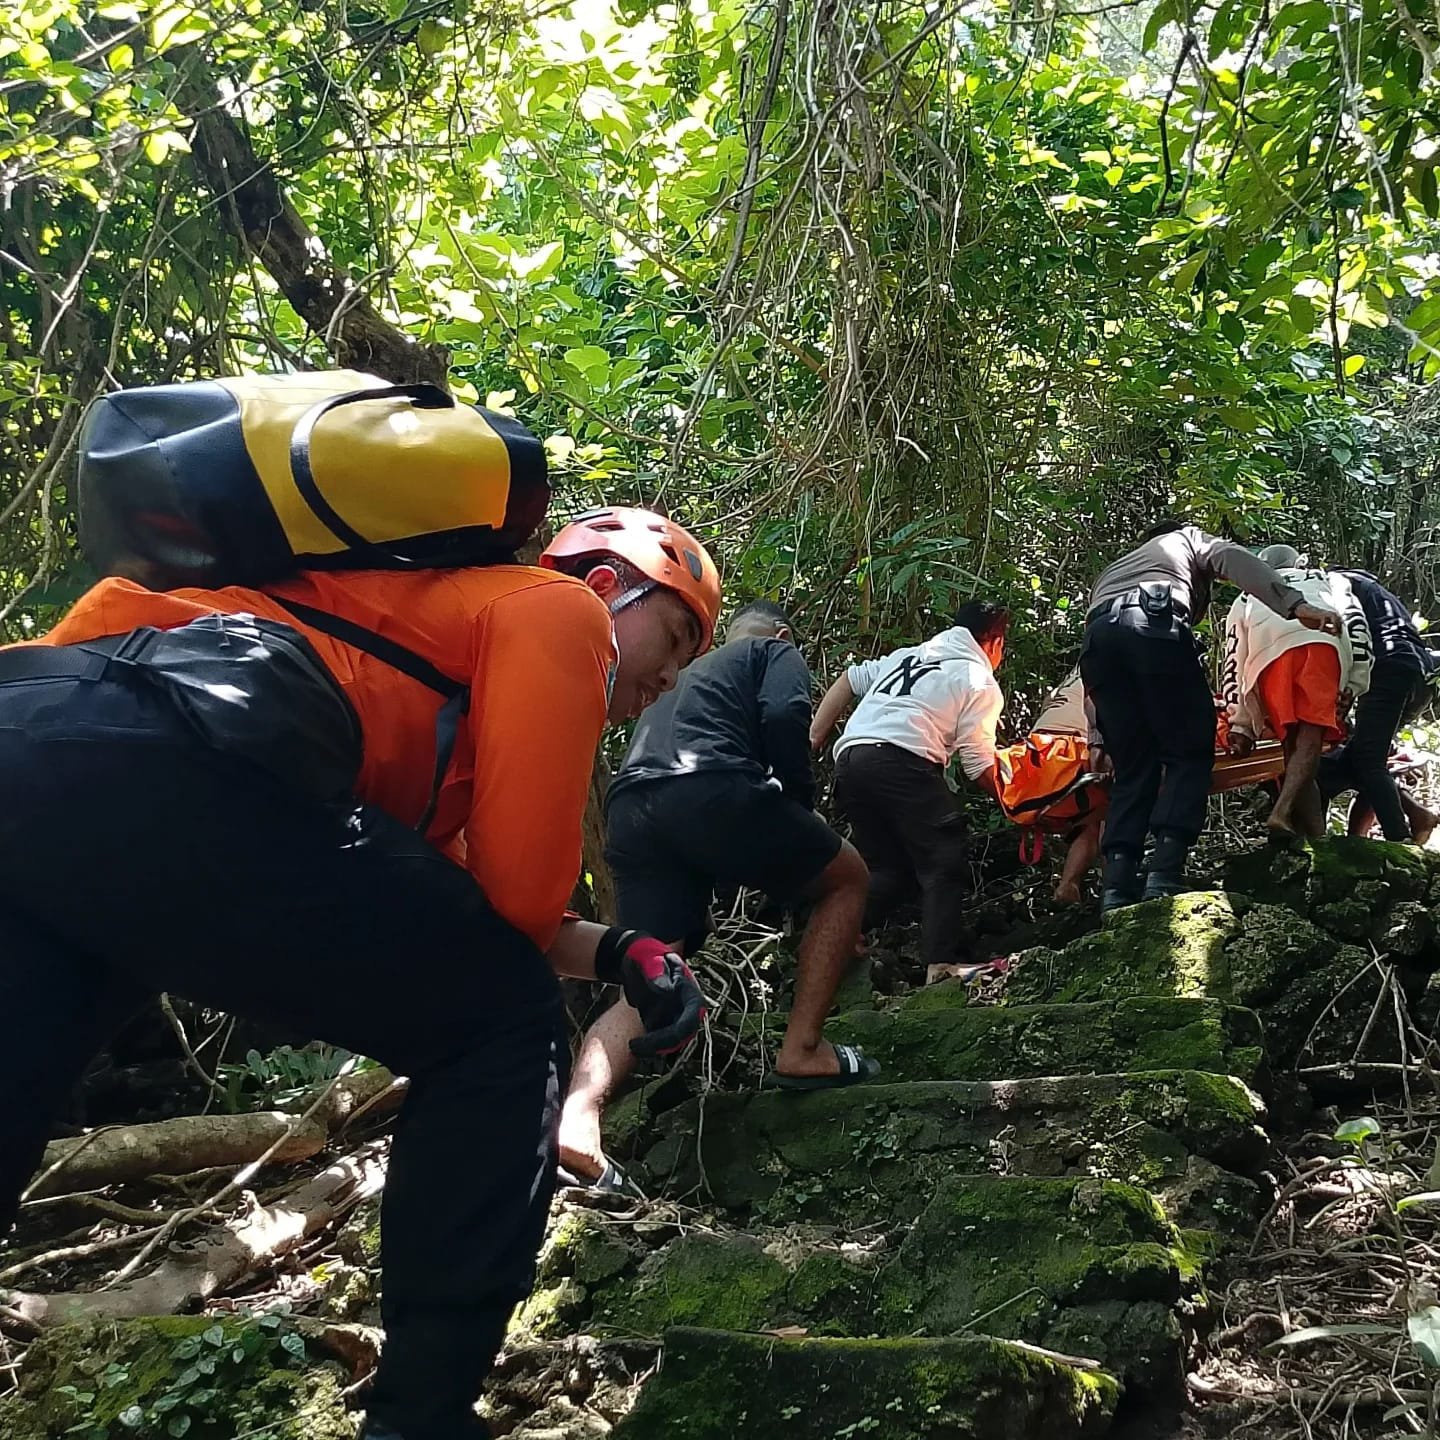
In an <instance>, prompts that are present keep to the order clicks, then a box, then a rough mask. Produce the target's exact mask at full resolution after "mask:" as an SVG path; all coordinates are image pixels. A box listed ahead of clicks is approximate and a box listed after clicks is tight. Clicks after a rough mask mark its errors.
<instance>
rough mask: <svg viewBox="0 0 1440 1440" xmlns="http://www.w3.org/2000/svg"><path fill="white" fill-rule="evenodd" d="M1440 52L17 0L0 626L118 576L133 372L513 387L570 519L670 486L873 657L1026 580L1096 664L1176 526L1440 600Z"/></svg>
mask: <svg viewBox="0 0 1440 1440" xmlns="http://www.w3.org/2000/svg"><path fill="white" fill-rule="evenodd" d="M1437 47H1440V20H1437V14H1436V12H1435V10H1434V9H1433V8H1432V7H1430V6H1427V5H1425V4H1424V3H1422V0H1350V3H1343V0H1336V3H1326V0H1286V3H1279V4H1277V3H1273V0H1222V3H1220V4H1218V5H1207V4H1196V5H1192V4H1190V3H1188V0H1158V3H1154V4H1152V3H1150V0H1143V3H1139V4H1127V3H1118V4H1117V3H1086V0H1081V3H1079V4H1078V5H1077V7H1076V8H1075V9H1073V10H1068V11H1067V10H1065V9H1060V8H1054V7H1052V6H1051V5H1050V4H1047V3H1045V0H1034V3H1033V4H1028V5H1027V4H1026V3H1020V0H1017V3H1016V4H1014V5H1010V6H1007V5H1004V4H996V3H991V0H966V3H959V4H951V3H944V0H941V3H934V4H930V5H926V4H921V3H918V0H766V3H755V4H745V3H741V0H685V3H681V4H679V5H670V4H656V5H649V4H646V3H644V0H614V3H611V0H576V3H569V4H567V3H550V0H538V3H533V4H504V3H496V4H485V5H482V4H472V3H470V0H390V3H389V4H388V5H387V4H385V3H383V0H374V3H348V0H271V3H262V0H213V3H209V4H206V5H204V6H191V5H189V4H186V3H178V4H177V3H168V0H112V3H103V4H95V3H88V0H87V3H77V0H18V3H13V0H12V3H11V4H10V5H8V6H6V7H5V8H4V11H3V14H0V346H3V348H0V407H3V408H0V414H3V427H0V624H3V626H4V629H5V633H7V634H8V635H10V636H11V637H15V636H20V635H24V634H26V633H33V632H34V631H35V630H37V629H41V628H43V627H44V626H45V625H46V624H48V623H49V621H50V620H51V619H52V618H53V617H54V614H55V613H56V607H58V606H59V605H61V604H63V603H65V602H66V601H68V600H69V599H70V598H73V596H74V595H75V594H76V593H78V591H79V589H80V588H81V587H82V586H83V585H84V584H85V583H86V581H87V579H88V577H87V575H86V572H85V570H84V566H83V564H82V562H81V561H80V559H79V557H78V555H77V553H76V550H75V544H74V515H73V509H72V497H71V495H70V492H69V476H70V474H71V469H72V466H73V461H74V447H75V439H76V431H77V425H78V421H79V418H80V415H81V412H82V410H83V407H84V405H85V404H86V403H87V401H88V400H89V399H91V398H92V397H93V396H94V395H95V394H97V393H99V392H100V391H102V390H104V389H106V388H111V387H115V386H122V385H133V384H145V383H155V382H160V381H168V380H176V379H185V378H190V377H197V376H207V375H215V374H224V373H230V372H234V371H237V370H249V369H258V368H283V367H301V366H326V365H334V364H337V363H338V364H345V365H353V366H356V367H358V368H364V369H373V370H376V371H377V372H379V373H383V374H386V375H388V376H391V377H392V378H404V379H414V378H432V379H433V378H442V377H446V376H447V375H448V380H449V383H450V384H451V385H452V386H453V388H454V389H455V390H456V392H457V393H458V394H459V395H461V396H463V397H465V398H468V399H473V400H479V401H481V402H486V403H489V404H490V405H492V406H499V407H502V408H506V409H513V411H514V412H515V413H516V414H517V415H519V416H520V417H521V418H522V419H523V420H524V421H525V422H526V423H527V424H529V425H530V426H531V427H532V428H534V429H535V430H536V431H537V432H538V433H539V434H540V435H541V436H543V437H544V439H545V443H546V447H547V449H548V452H549V456H550V461H551V465H552V469H553V471H554V473H555V475H556V478H557V484H558V500H557V507H556V514H557V516H558V515H563V514H565V513H569V512H573V511H574V510H576V509H578V508H579V507H581V506H582V505H584V504H587V503H590V502H593V501H595V500H597V499H599V498H601V497H607V498H618V499H629V498H634V499H638V500H642V501H644V502H645V503H650V504H656V505H659V506H662V507H664V508H667V509H669V510H670V511H671V512H672V513H674V514H675V515H676V516H677V518H681V519H683V520H684V521H686V522H687V523H690V524H693V525H694V526H695V527H696V528H697V529H698V530H699V532H700V533H702V534H703V535H704V536H705V537H706V538H707V539H708V540H711V541H713V542H714V545H715V548H716V551H717V553H718V555H719V556H720V558H721V560H722V563H723V567H724V569H725V573H726V581H727V586H728V588H729V590H730V591H731V593H732V594H735V595H747V596H748V595H769V596H774V597H778V598H782V599H784V600H785V601H786V602H787V603H788V604H791V605H793V606H794V607H795V608H796V609H797V611H798V612H799V614H800V615H801V617H802V621H803V623H804V624H805V625H806V626H807V628H809V629H810V630H811V633H817V632H818V633H823V634H824V635H825V636H826V637H827V638H828V639H829V640H830V641H831V642H832V643H835V644H842V645H843V644H849V643H852V642H853V641H854V638H855V637H856V636H857V635H859V636H870V637H875V643H878V641H879V639H881V638H888V637H891V636H899V635H906V636H910V637H913V634H914V633H915V631H916V630H917V628H923V627H924V625H925V624H927V623H928V621H929V620H930V618H931V617H933V616H934V615H936V614H938V613H943V612H944V611H945V610H948V609H949V608H952V607H953V604H954V602H955V601H956V600H957V599H959V598H961V597H963V596H965V595H967V594H970V593H972V592H974V591H975V590H977V589H985V590H987V591H993V592H999V593H1000V594H1002V595H1003V597H1004V598H1007V599H1008V600H1009V601H1010V603H1012V605H1014V606H1016V608H1017V609H1018V610H1019V611H1020V612H1021V615H1022V617H1023V618H1024V620H1025V621H1027V622H1028V623H1026V624H1025V625H1024V627H1023V628H1024V630H1025V632H1026V635H1027V639H1026V641H1025V642H1023V643H1024V644H1025V646H1026V650H1027V654H1028V660H1027V662H1026V671H1025V672H1024V673H1027V674H1036V675H1038V674H1040V673H1041V672H1042V671H1044V670H1046V669H1047V668H1048V670H1049V672H1050V675H1051V678H1053V669H1054V666H1053V664H1050V663H1049V662H1050V661H1051V660H1053V659H1054V658H1056V657H1057V656H1058V653H1059V652H1062V651H1065V650H1067V649H1068V648H1071V647H1073V642H1074V638H1075V636H1076V631H1075V628H1074V624H1073V622H1072V621H1070V620H1068V618H1067V617H1068V615H1069V612H1071V611H1072V609H1073V610H1074V611H1076V612H1078V610H1079V609H1080V608H1082V607H1083V596H1084V593H1085V587H1086V583H1087V581H1088V580H1089V579H1090V578H1092V577H1093V574H1094V572H1095V570H1096V569H1097V567H1098V564H1099V560H1100V558H1101V557H1102V556H1107V555H1108V554H1110V553H1112V552H1113V551H1114V550H1115V549H1116V548H1117V547H1118V546H1119V545H1120V544H1121V543H1123V542H1124V541H1125V540H1127V539H1130V538H1132V537H1133V536H1134V534H1135V532H1136V530H1137V528H1138V527H1139V526H1140V525H1141V524H1142V523H1143V522H1145V521H1147V520H1150V519H1153V518H1156V516H1157V515H1158V514H1161V513H1165V512H1166V511H1168V510H1171V509H1175V508H1179V509H1183V510H1186V511H1188V512H1190V513H1193V514H1194V515H1196V516H1197V517H1198V518H1200V519H1202V520H1203V521H1205V522H1206V523H1208V524H1210V525H1212V526H1214V527H1216V528H1217V529H1220V530H1222V531H1225V532H1226V533H1231V534H1234V535H1236V536H1238V537H1239V538H1241V539H1244V540H1247V541H1249V540H1274V539H1290V540H1293V541H1294V542H1295V543H1297V544H1299V545H1301V546H1302V547H1304V548H1307V549H1308V550H1309V551H1310V552H1311V553H1312V556H1313V557H1314V558H1317V559H1328V560H1333V561H1340V560H1344V561H1347V562H1350V563H1357V564H1364V565H1368V566H1370V567H1372V568H1374V569H1376V570H1378V571H1380V572H1382V573H1384V574H1385V575H1386V576H1387V577H1388V578H1389V579H1390V580H1391V581H1392V583H1394V584H1395V585H1397V586H1398V587H1400V588H1401V589H1402V590H1403V591H1404V592H1405V593H1407V594H1409V595H1412V596H1415V597H1417V598H1418V601H1419V604H1420V607H1421V608H1422V610H1423V609H1424V608H1425V607H1426V606H1427V605H1429V604H1430V603H1431V602H1432V600H1433V598H1434V596H1435V594H1436V592H1437V588H1440V558H1437V553H1436V549H1435V539H1436V515H1437V508H1436V501H1435V498H1434V495H1433V491H1434V489H1435V483H1436V480H1437V475H1436V464H1437V460H1440V444H1437V441H1436V439H1435V438H1434V433H1433V432H1434V426H1433V424H1432V417H1433V413H1434V411H1435V409H1436V408H1437V407H1436V402H1435V400H1434V398H1433V396H1432V390H1431V384H1430V382H1431V379H1432V377H1433V376H1434V374H1435V373H1436V371H1437V369H1440V220H1437V217H1440V191H1437V177H1436V166H1437V164H1440V114H1437V110H1436V108H1435V105H1436V99H1437V93H1440V88H1437V84H1436V81H1435V78H1434V74H1433V72H1434V66H1435V61H1436V55H1437ZM861 643H869V642H864V641H862V642H861ZM1019 678H1020V677H1019V676H1018V675H1017V676H1016V679H1017V680H1018V679H1019Z"/></svg>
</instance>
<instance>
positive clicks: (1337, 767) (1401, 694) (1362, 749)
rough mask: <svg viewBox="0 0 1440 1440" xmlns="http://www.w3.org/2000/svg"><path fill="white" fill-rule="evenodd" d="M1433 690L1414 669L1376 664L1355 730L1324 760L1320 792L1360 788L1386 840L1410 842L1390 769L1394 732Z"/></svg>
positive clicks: (1391, 662) (1333, 793) (1332, 794)
mask: <svg viewBox="0 0 1440 1440" xmlns="http://www.w3.org/2000/svg"><path fill="white" fill-rule="evenodd" d="M1428 690H1429V686H1428V684H1427V682H1426V679H1425V677H1424V676H1423V675H1422V674H1421V673H1420V672H1419V671H1418V670H1416V669H1415V667H1414V666H1412V665H1404V664H1398V663H1397V662H1395V661H1394V660H1377V661H1376V662H1375V668H1374V670H1372V671H1371V674H1370V688H1369V690H1367V691H1366V692H1365V694H1363V695H1362V696H1361V697H1360V699H1359V701H1358V702H1357V703H1356V706H1355V728H1354V729H1353V730H1352V731H1351V732H1350V738H1349V739H1348V740H1347V741H1346V742H1345V743H1344V744H1343V745H1341V746H1340V747H1339V748H1338V749H1336V750H1333V751H1331V753H1330V754H1328V755H1324V756H1322V757H1321V759H1320V776H1319V779H1320V793H1321V794H1322V795H1323V796H1324V797H1325V799H1326V800H1327V801H1328V800H1333V799H1334V798H1335V796H1337V795H1340V794H1343V793H1344V792H1345V791H1346V790H1358V791H1359V792H1360V794H1361V797H1362V798H1363V799H1364V800H1365V801H1366V802H1367V803H1368V804H1369V805H1370V806H1371V807H1372V808H1373V809H1374V811H1375V817H1376V819H1378V820H1379V822H1380V828H1381V830H1382V831H1383V832H1384V835H1385V838H1386V839H1387V840H1409V839H1410V838H1411V834H1410V822H1409V821H1408V820H1407V819H1406V818H1405V811H1404V809H1403V808H1402V807H1401V804H1400V792H1399V790H1398V789H1397V788H1396V786H1395V780H1394V777H1393V776H1392V775H1391V774H1390V771H1389V770H1388V769H1387V768H1386V762H1387V760H1388V759H1389V757H1390V747H1391V746H1392V745H1393V744H1394V743H1395V734H1396V731H1398V730H1399V729H1400V727H1401V725H1402V724H1404V722H1405V721H1406V720H1407V719H1409V718H1410V717H1411V716H1412V715H1413V714H1414V712H1415V711H1416V710H1417V709H1418V708H1419V707H1420V705H1422V704H1423V703H1424V700H1425V697H1426V694H1427V693H1428Z"/></svg>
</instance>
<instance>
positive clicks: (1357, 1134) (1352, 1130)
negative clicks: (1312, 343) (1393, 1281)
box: [1330, 445, 1380, 1145]
mask: <svg viewBox="0 0 1440 1440" xmlns="http://www.w3.org/2000/svg"><path fill="white" fill-rule="evenodd" d="M1342 450H1343V451H1344V453H1345V459H1344V460H1342V461H1340V463H1341V464H1342V465H1344V464H1348V463H1349V460H1350V452H1349V451H1348V450H1345V447H1344V446H1343V445H1332V446H1331V447H1330V453H1331V455H1334V456H1337V457H1338V455H1339V453H1340V452H1341V451H1342ZM1379 1133H1380V1122H1379V1121H1378V1120H1376V1119H1375V1118H1374V1116H1371V1115H1362V1116H1361V1117H1360V1118H1359V1119H1358V1120H1347V1121H1346V1122H1345V1123H1344V1124H1343V1125H1341V1126H1340V1127H1339V1128H1338V1129H1337V1130H1336V1131H1335V1138H1336V1139H1337V1140H1338V1141H1340V1143H1341V1144H1342V1145H1363V1144H1364V1143H1365V1142H1366V1141H1367V1140H1368V1139H1369V1138H1370V1137H1371V1136H1372V1135H1378V1134H1379Z"/></svg>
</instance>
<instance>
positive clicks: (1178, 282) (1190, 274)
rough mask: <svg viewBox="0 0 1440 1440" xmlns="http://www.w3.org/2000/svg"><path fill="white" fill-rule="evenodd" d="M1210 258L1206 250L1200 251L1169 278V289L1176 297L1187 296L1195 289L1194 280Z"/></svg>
mask: <svg viewBox="0 0 1440 1440" xmlns="http://www.w3.org/2000/svg"><path fill="white" fill-rule="evenodd" d="M1209 258H1210V252H1209V251H1208V250H1200V251H1198V252H1197V253H1196V254H1194V255H1192V256H1191V257H1190V258H1189V259H1188V260H1186V261H1185V262H1184V264H1182V265H1181V266H1180V267H1179V269H1177V270H1176V271H1175V273H1174V274H1173V275H1172V276H1171V277H1170V288H1171V289H1172V290H1173V291H1174V292H1175V293H1176V294H1177V295H1188V294H1189V293H1190V291H1191V290H1193V289H1194V288H1195V279H1196V277H1197V276H1198V275H1199V274H1200V272H1201V270H1203V269H1204V268H1205V262H1206V261H1207V260H1208V259H1209Z"/></svg>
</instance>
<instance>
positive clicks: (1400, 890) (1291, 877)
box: [1225, 836, 1440, 970]
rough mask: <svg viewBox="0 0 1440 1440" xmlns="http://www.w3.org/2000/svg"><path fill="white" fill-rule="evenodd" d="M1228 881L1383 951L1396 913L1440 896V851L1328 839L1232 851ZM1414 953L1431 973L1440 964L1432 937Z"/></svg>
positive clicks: (1439, 952)
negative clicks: (1433, 851) (1234, 853)
mask: <svg viewBox="0 0 1440 1440" xmlns="http://www.w3.org/2000/svg"><path fill="white" fill-rule="evenodd" d="M1225 884H1226V887H1227V889H1230V890H1232V891H1238V892H1240V893H1242V894H1245V895H1249V896H1252V897H1253V898H1254V899H1256V900H1259V901H1261V902H1263V903H1266V904H1271V905H1283V906H1285V907H1286V908H1287V909H1289V910H1293V911H1295V912H1296V913H1297V914H1300V915H1304V916H1306V917H1307V918H1308V919H1310V920H1311V921H1313V922H1314V923H1315V924H1317V925H1320V926H1322V927H1323V928H1324V929H1326V930H1328V931H1330V932H1331V933H1332V934H1335V935H1338V936H1340V937H1341V938H1342V939H1345V940H1351V941H1355V942H1359V943H1366V942H1368V943H1372V944H1375V945H1377V946H1380V947H1381V948H1384V941H1385V939H1386V936H1387V934H1388V933H1389V932H1390V931H1391V929H1392V928H1394V918H1395V912H1396V911H1397V910H1399V909H1401V907H1404V906H1406V905H1407V904H1409V905H1417V904H1418V905H1421V906H1429V905H1434V904H1435V903H1436V902H1437V901H1440V856H1436V855H1434V854H1432V853H1430V852H1429V851H1426V850H1422V849H1420V848H1419V847H1418V846H1416V845H1398V844H1392V843H1388V842H1385V841H1379V840H1364V839H1359V838H1355V837H1348V836H1328V837H1326V838H1325V839H1323V840H1314V841H1310V842H1306V843H1303V844H1295V845H1292V846H1274V845H1267V846H1265V847H1263V848H1261V849H1258V850H1252V851H1249V852H1247V853H1245V854H1243V855H1236V856H1233V857H1232V858H1231V859H1230V861H1229V862H1228V863H1227V865H1226V867H1225ZM1412 943H1413V942H1412ZM1414 958H1415V959H1416V960H1418V961H1419V962H1420V963H1422V964H1424V965H1425V966H1426V968H1428V969H1431V970H1433V969H1435V968H1436V966H1437V965H1440V945H1436V943H1435V937H1434V935H1433V934H1431V935H1429V936H1427V937H1426V939H1425V944H1424V945H1423V946H1421V947H1420V948H1419V949H1418V950H1417V953H1416V955H1415V956H1414Z"/></svg>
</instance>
